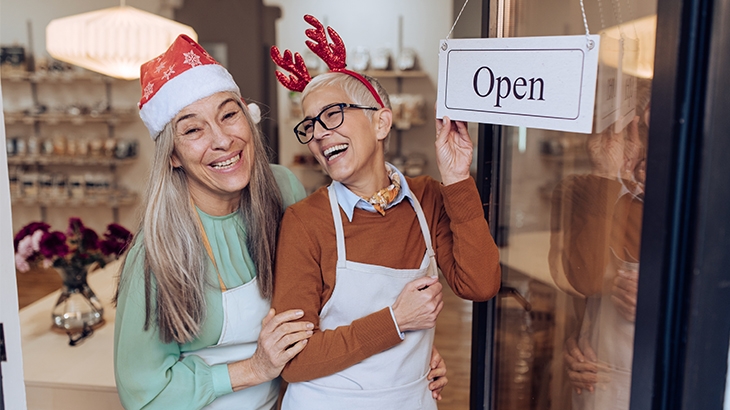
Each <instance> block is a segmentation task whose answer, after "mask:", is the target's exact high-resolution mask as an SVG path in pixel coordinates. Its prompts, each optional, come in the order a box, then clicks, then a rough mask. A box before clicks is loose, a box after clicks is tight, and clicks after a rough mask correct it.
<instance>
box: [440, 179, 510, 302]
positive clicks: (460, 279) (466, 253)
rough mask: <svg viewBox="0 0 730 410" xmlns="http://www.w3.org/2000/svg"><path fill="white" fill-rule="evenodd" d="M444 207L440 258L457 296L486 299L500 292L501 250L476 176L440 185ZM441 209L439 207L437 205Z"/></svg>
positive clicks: (443, 271) (478, 299) (441, 266)
mask: <svg viewBox="0 0 730 410" xmlns="http://www.w3.org/2000/svg"><path fill="white" fill-rule="evenodd" d="M440 189H441V196H442V198H443V207H442V208H441V215H440V216H439V221H438V227H437V228H436V244H435V247H436V259H437V261H438V265H439V268H440V269H441V272H442V273H443V275H444V277H445V278H446V281H447V282H448V283H449V286H450V287H451V289H452V290H453V291H454V293H455V294H456V295H458V296H459V297H461V298H464V299H469V300H473V301H478V302H480V301H485V300H489V299H491V298H492V297H494V296H495V295H496V294H497V292H498V291H499V286H500V282H501V269H500V265H499V250H498V249H497V245H496V244H495V243H494V239H493V238H492V235H491V233H490V232H489V225H488V224H487V220H486V219H485V218H484V210H483V208H482V203H481V199H480V197H479V191H477V187H476V184H475V182H474V180H473V179H472V178H468V179H466V180H464V181H461V182H458V183H455V184H451V185H448V186H444V185H440ZM437 209H438V208H437Z"/></svg>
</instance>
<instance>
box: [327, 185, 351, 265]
mask: <svg viewBox="0 0 730 410" xmlns="http://www.w3.org/2000/svg"><path fill="white" fill-rule="evenodd" d="M327 192H328V193H329V197H330V208H331V209H332V217H333V218H334V220H335V233H336V235H337V267H338V268H344V267H345V265H346V263H345V262H346V261H347V254H346V253H345V230H344V229H343V228H342V215H340V205H339V204H338V203H337V193H336V192H335V187H334V182H333V183H332V184H330V186H329V187H327Z"/></svg>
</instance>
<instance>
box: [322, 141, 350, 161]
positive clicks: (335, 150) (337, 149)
mask: <svg viewBox="0 0 730 410" xmlns="http://www.w3.org/2000/svg"><path fill="white" fill-rule="evenodd" d="M348 147H349V145H348V144H339V145H334V146H331V147H329V148H327V149H326V150H324V151H323V152H322V155H324V157H325V158H326V159H327V161H332V160H333V159H335V158H337V157H339V156H340V154H342V153H343V152H345V151H347V148H348Z"/></svg>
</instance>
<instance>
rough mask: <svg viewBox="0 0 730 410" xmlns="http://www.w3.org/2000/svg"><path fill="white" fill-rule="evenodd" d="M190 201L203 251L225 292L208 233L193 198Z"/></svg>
mask: <svg viewBox="0 0 730 410" xmlns="http://www.w3.org/2000/svg"><path fill="white" fill-rule="evenodd" d="M190 203H191V204H192V205H193V212H195V216H196V218H198V227H199V228H200V234H201V235H202V236H203V246H205V251H206V252H207V253H208V257H209V258H210V261H211V262H213V267H214V268H215V272H216V274H218V283H219V284H220V285H221V292H225V291H226V290H228V289H227V288H226V284H225V283H223V278H221V273H220V272H219V271H218V265H216V263H215V256H214V255H213V248H211V247H210V241H208V235H207V234H206V233H205V228H204V227H203V221H202V220H201V219H200V215H199V214H198V210H197V209H195V203H194V202H193V198H190Z"/></svg>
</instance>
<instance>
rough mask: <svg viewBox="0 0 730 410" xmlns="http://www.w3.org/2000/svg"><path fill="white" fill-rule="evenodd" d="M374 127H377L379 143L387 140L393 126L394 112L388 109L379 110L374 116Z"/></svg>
mask: <svg viewBox="0 0 730 410" xmlns="http://www.w3.org/2000/svg"><path fill="white" fill-rule="evenodd" d="M373 125H374V127H375V133H376V135H377V137H378V141H383V140H385V138H386V137H387V136H388V134H390V129H391V127H392V126H393V111H391V110H390V108H387V107H384V108H381V109H379V110H378V111H377V112H375V114H374V115H373Z"/></svg>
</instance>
